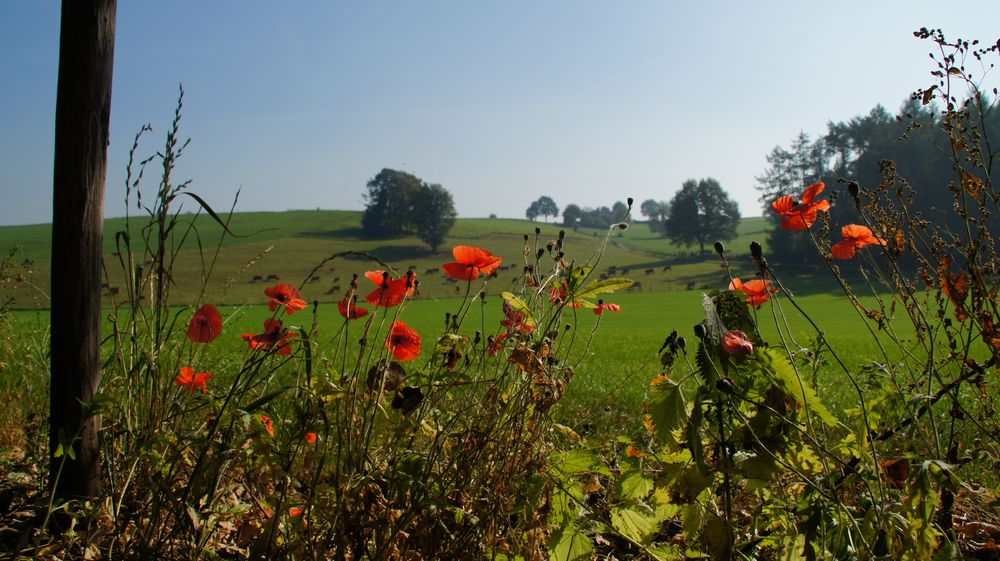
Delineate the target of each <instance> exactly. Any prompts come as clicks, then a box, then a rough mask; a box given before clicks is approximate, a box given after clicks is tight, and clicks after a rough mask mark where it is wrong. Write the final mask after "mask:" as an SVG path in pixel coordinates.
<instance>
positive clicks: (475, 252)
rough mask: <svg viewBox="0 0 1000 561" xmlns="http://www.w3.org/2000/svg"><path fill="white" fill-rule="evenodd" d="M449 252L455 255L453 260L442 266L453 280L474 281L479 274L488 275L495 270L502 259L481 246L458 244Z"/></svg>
mask: <svg viewBox="0 0 1000 561" xmlns="http://www.w3.org/2000/svg"><path fill="white" fill-rule="evenodd" d="M451 252H452V253H453V254H454V255H455V261H454V262H452V263H445V264H444V265H443V266H442V268H443V269H444V272H445V273H446V274H447V275H448V276H449V277H451V278H453V279H455V280H464V281H474V280H476V279H478V278H479V275H489V274H490V273H492V272H493V271H496V270H497V268H498V267H499V266H500V263H501V262H502V261H503V258H502V257H496V256H494V255H493V254H492V253H490V252H489V251H487V250H485V249H483V248H481V247H472V246H468V245H458V246H455V249H453V250H451Z"/></svg>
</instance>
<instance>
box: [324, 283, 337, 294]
mask: <svg viewBox="0 0 1000 561" xmlns="http://www.w3.org/2000/svg"><path fill="white" fill-rule="evenodd" d="M339 291H340V285H339V284H335V285H333V286H331V287H330V290H327V291H326V293H327V294H333V293H335V292H339Z"/></svg>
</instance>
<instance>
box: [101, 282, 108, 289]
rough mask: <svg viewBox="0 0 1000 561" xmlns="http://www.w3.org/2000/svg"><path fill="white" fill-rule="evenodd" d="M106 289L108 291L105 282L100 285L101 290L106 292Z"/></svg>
mask: <svg viewBox="0 0 1000 561" xmlns="http://www.w3.org/2000/svg"><path fill="white" fill-rule="evenodd" d="M107 289H108V283H106V282H104V283H101V290H107Z"/></svg>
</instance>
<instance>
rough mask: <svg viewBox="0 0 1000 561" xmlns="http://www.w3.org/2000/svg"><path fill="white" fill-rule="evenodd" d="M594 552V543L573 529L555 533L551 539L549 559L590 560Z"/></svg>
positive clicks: (566, 560) (563, 560)
mask: <svg viewBox="0 0 1000 561" xmlns="http://www.w3.org/2000/svg"><path fill="white" fill-rule="evenodd" d="M593 552H594V542H593V541H592V540H591V539H590V538H589V537H587V535H586V534H583V533H581V532H577V531H576V530H575V529H573V528H569V529H565V530H563V531H557V532H554V533H553V534H552V536H551V537H550V538H549V559H551V560H552V561H579V560H584V559H590V556H591V554H592V553H593Z"/></svg>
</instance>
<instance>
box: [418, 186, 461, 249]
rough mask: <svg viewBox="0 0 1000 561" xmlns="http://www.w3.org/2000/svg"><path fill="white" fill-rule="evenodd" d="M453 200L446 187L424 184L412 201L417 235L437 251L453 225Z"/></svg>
mask: <svg viewBox="0 0 1000 561" xmlns="http://www.w3.org/2000/svg"><path fill="white" fill-rule="evenodd" d="M455 216H457V213H456V212H455V202H454V201H453V200H452V198H451V193H449V192H448V190H447V189H445V188H444V187H442V186H440V185H438V184H437V183H434V184H432V185H428V184H426V183H425V184H424V185H423V186H422V187H421V190H420V194H419V196H418V197H417V198H416V199H415V200H414V202H413V225H414V229H415V231H416V234H417V237H418V238H420V240H421V241H422V242H424V243H426V244H427V245H429V246H431V251H433V252H434V253H437V249H438V247H440V245H441V244H443V243H444V238H445V236H447V235H448V231H449V230H451V227H452V226H454V225H455Z"/></svg>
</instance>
